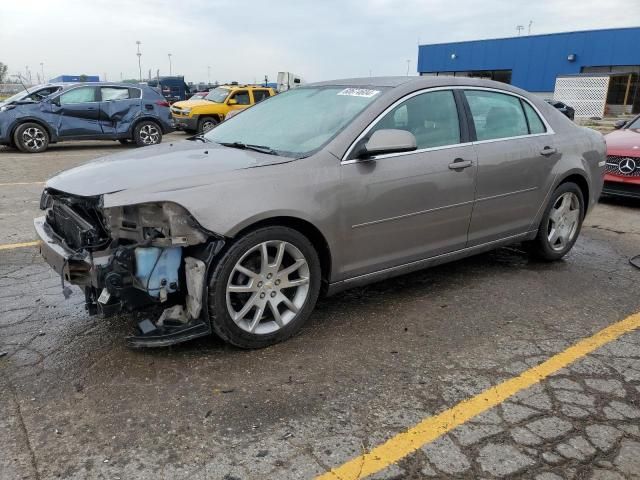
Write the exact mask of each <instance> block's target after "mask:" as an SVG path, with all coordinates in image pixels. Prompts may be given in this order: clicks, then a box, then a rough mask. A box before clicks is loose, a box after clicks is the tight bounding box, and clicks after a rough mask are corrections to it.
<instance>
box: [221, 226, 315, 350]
mask: <svg viewBox="0 0 640 480" xmlns="http://www.w3.org/2000/svg"><path fill="white" fill-rule="evenodd" d="M265 259H266V260H265ZM320 283H321V271H320V260H319V258H318V253H317V252H316V250H315V248H314V247H313V245H312V244H311V242H310V241H309V240H308V239H307V238H306V237H305V236H304V235H302V234H301V233H299V232H298V231H296V230H293V229H291V228H287V227H265V228H261V229H258V230H255V231H253V232H251V233H249V234H247V235H245V236H243V237H241V238H239V239H237V240H236V241H235V242H234V243H232V244H231V246H230V247H229V248H228V249H227V250H226V252H225V253H224V254H223V255H222V258H221V259H220V260H219V261H218V262H217V263H216V266H215V269H214V271H213V273H212V275H211V279H210V281H209V317H210V319H211V324H212V326H213V330H214V332H215V333H216V334H217V335H218V336H219V337H220V338H222V339H223V340H225V341H227V342H229V343H231V344H233V345H235V346H237V347H240V348H263V347H267V346H269V345H273V344H275V343H278V342H281V341H283V340H286V339H287V338H289V337H291V336H292V335H294V334H296V333H297V332H298V331H299V330H300V329H301V328H302V326H303V325H304V324H305V323H306V321H307V320H308V319H309V316H310V315H311V312H312V311H313V308H314V307H315V304H316V301H317V299H318V294H319V293H320Z"/></svg>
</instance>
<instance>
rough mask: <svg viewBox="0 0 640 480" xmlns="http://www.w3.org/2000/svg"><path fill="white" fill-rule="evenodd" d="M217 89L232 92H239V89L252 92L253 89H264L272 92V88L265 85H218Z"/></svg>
mask: <svg viewBox="0 0 640 480" xmlns="http://www.w3.org/2000/svg"><path fill="white" fill-rule="evenodd" d="M215 88H224V89H226V90H230V91H233V90H238V89H239V88H242V89H249V90H252V89H255V88H259V89H263V90H272V88H271V87H265V86H263V85H218V86H217V87H215Z"/></svg>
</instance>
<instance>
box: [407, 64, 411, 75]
mask: <svg viewBox="0 0 640 480" xmlns="http://www.w3.org/2000/svg"><path fill="white" fill-rule="evenodd" d="M410 65H411V60H407V77H408V76H409V66H410Z"/></svg>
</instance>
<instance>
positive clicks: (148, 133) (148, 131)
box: [140, 123, 160, 145]
mask: <svg viewBox="0 0 640 480" xmlns="http://www.w3.org/2000/svg"><path fill="white" fill-rule="evenodd" d="M140 140H142V143H144V144H145V145H155V144H156V143H158V141H159V140H160V131H159V130H158V127H156V126H155V125H153V124H151V123H147V124H145V125H143V126H142V127H141V128H140Z"/></svg>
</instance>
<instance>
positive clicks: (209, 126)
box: [202, 120, 216, 133]
mask: <svg viewBox="0 0 640 480" xmlns="http://www.w3.org/2000/svg"><path fill="white" fill-rule="evenodd" d="M215 126H216V122H214V121H213V120H205V121H204V122H202V133H207V132H208V131H209V130H211V129H212V128H213V127H215Z"/></svg>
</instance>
